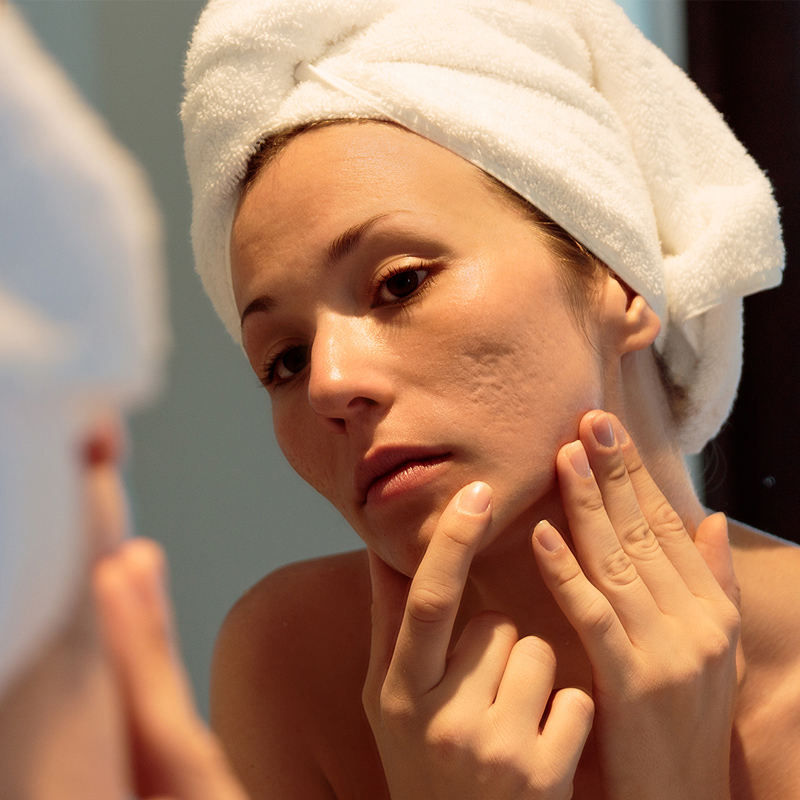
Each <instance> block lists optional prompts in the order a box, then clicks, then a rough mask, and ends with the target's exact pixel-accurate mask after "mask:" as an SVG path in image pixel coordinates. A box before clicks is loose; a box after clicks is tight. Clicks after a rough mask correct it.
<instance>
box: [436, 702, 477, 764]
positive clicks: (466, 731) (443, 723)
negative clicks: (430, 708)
mask: <svg viewBox="0 0 800 800" xmlns="http://www.w3.org/2000/svg"><path fill="white" fill-rule="evenodd" d="M474 739H475V737H474V734H473V731H472V727H471V726H470V725H469V724H468V723H467V721H466V720H460V721H457V720H454V719H452V718H451V715H450V714H447V713H445V712H441V713H439V714H438V715H436V717H434V718H433V719H432V720H431V722H430V723H429V725H428V727H427V729H426V731H425V734H424V740H425V744H426V746H427V747H428V748H429V749H430V751H431V752H432V753H433V754H434V755H435V756H436V757H437V758H438V759H441V760H443V761H448V762H450V761H463V760H464V759H465V758H466V759H469V760H471V761H475V760H476V756H477V752H476V743H475V741H474Z"/></svg>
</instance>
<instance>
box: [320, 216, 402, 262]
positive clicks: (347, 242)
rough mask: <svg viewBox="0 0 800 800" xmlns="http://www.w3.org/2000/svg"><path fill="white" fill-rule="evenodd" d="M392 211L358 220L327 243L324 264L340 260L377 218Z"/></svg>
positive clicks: (379, 218) (356, 244)
mask: <svg viewBox="0 0 800 800" xmlns="http://www.w3.org/2000/svg"><path fill="white" fill-rule="evenodd" d="M394 213H397V212H394V211H385V212H384V213H382V214H376V215H375V216H374V217H370V218H369V219H367V220H364V222H359V223H358V225H353V227H352V228H348V229H347V230H346V231H345V232H344V233H342V234H340V235H339V236H337V237H336V238H335V239H334V240H333V241H332V242H331V243H330V244H329V245H328V252H327V257H326V259H325V261H326V264H327V265H328V266H329V267H330V266H333V265H334V264H335V263H336V262H337V261H341V259H343V258H344V257H345V256H346V255H347V254H348V253H350V252H351V251H352V250H353V249H354V248H355V247H357V246H358V243H359V242H360V241H361V239H362V238H363V236H364V234H365V233H366V232H367V231H368V230H369V229H370V228H371V227H372V226H373V225H374V224H375V223H376V222H378V221H379V220H382V219H384V218H385V217H388V216H390V215H392V214H394Z"/></svg>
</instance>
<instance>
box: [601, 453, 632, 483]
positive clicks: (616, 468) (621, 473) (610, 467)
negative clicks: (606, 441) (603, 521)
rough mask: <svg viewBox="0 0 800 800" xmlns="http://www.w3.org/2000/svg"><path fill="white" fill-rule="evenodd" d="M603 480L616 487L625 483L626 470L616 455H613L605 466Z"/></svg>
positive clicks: (626, 477)
mask: <svg viewBox="0 0 800 800" xmlns="http://www.w3.org/2000/svg"><path fill="white" fill-rule="evenodd" d="M605 478H606V480H607V481H608V482H609V483H613V484H616V485H621V484H625V483H627V481H628V470H627V468H626V467H625V462H624V461H623V460H622V458H620V457H619V456H618V455H616V454H615V455H613V456H612V457H611V459H610V461H609V462H608V464H607V465H606V468H605Z"/></svg>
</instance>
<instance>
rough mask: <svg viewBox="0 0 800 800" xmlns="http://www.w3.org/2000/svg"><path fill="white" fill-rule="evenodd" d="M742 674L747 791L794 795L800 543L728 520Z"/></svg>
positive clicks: (740, 714)
mask: <svg viewBox="0 0 800 800" xmlns="http://www.w3.org/2000/svg"><path fill="white" fill-rule="evenodd" d="M730 534H731V544H732V545H733V553H734V564H735V567H736V574H737V577H738V579H739V583H740V585H741V589H742V646H743V649H744V655H745V660H746V664H747V669H746V679H745V681H744V684H743V686H742V689H741V694H740V697H739V703H738V705H737V715H736V716H737V726H736V727H737V731H738V742H739V745H738V746H739V747H740V748H741V756H742V762H741V763H742V764H743V766H744V774H743V779H742V783H743V784H746V785H749V786H750V787H751V788H750V789H749V791H746V792H743V793H742V796H745V797H756V798H761V797H765V798H766V797H770V798H771V797H796V796H800V547H798V546H797V545H795V544H792V543H790V542H786V541H784V540H782V539H778V538H776V537H774V536H770V535H768V534H765V533H763V532H761V531H758V530H755V529H754V528H750V527H748V526H746V525H742V524H740V523H731V525H730Z"/></svg>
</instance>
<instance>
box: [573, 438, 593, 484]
mask: <svg viewBox="0 0 800 800" xmlns="http://www.w3.org/2000/svg"><path fill="white" fill-rule="evenodd" d="M567 455H568V456H569V461H570V464H572V469H574V470H575V472H577V473H578V475H580V476H581V478H590V477H591V475H592V470H591V469H590V468H589V459H588V458H586V451H585V450H584V449H583V445H582V444H581V443H580V442H573V443H572V444H571V445H570V446H569V448H568V449H567Z"/></svg>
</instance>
